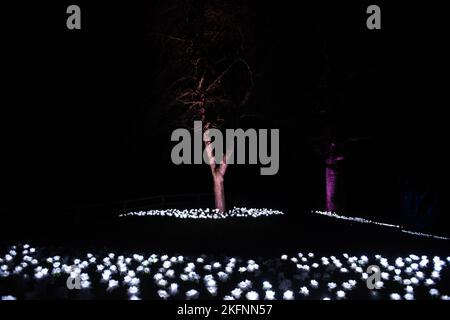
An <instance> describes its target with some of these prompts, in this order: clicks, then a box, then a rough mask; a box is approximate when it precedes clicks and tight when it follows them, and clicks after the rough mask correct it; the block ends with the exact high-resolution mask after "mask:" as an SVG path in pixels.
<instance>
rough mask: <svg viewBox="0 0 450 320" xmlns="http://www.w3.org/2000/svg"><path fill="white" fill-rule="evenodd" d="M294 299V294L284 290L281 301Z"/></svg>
mask: <svg viewBox="0 0 450 320" xmlns="http://www.w3.org/2000/svg"><path fill="white" fill-rule="evenodd" d="M293 299H294V292H292V291H291V290H286V291H285V292H284V293H283V300H293Z"/></svg>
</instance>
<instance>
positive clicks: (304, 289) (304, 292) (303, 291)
mask: <svg viewBox="0 0 450 320" xmlns="http://www.w3.org/2000/svg"><path fill="white" fill-rule="evenodd" d="M299 293H300V294H301V295H303V296H309V290H308V288H307V287H301V288H300V292H299Z"/></svg>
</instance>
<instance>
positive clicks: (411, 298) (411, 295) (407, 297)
mask: <svg viewBox="0 0 450 320" xmlns="http://www.w3.org/2000/svg"><path fill="white" fill-rule="evenodd" d="M403 297H404V298H405V299H406V300H414V295H413V294H412V293H407V294H405V295H404V296H403Z"/></svg>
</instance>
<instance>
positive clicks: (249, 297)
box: [245, 291, 259, 300]
mask: <svg viewBox="0 0 450 320" xmlns="http://www.w3.org/2000/svg"><path fill="white" fill-rule="evenodd" d="M245 297H246V298H247V300H258V299H259V294H258V293H257V292H256V291H249V292H247V294H246V295H245Z"/></svg>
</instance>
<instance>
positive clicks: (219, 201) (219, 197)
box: [213, 172, 226, 212]
mask: <svg viewBox="0 0 450 320" xmlns="http://www.w3.org/2000/svg"><path fill="white" fill-rule="evenodd" d="M213 181H214V203H215V205H216V209H218V210H219V211H220V212H225V210H226V206H225V188H224V186H223V175H222V174H221V173H219V172H216V173H215V174H213Z"/></svg>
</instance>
